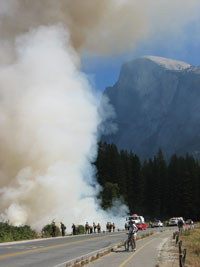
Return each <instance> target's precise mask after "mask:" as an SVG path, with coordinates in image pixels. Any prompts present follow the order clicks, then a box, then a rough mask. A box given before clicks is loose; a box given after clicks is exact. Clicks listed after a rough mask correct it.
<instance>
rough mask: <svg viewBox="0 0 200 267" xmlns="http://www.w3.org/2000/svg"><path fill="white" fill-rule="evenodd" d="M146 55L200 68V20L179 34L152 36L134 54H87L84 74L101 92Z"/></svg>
mask: <svg viewBox="0 0 200 267" xmlns="http://www.w3.org/2000/svg"><path fill="white" fill-rule="evenodd" d="M144 55H154V56H160V57H167V58H172V59H176V60H181V61H185V62H187V63H189V64H190V65H194V66H198V65H200V17H199V20H198V19H196V20H195V21H192V22H190V23H189V24H186V25H185V26H184V28H183V29H182V30H181V31H180V32H179V33H177V34H176V33H171V34H169V32H168V33H163V34H160V33H159V34H158V35H156V34H154V36H149V38H148V39H146V40H143V41H141V42H140V43H138V44H137V45H136V48H135V50H134V51H132V52H129V53H126V52H124V53H123V54H118V55H115V56H100V55H98V56H97V55H88V54H87V55H84V56H83V57H82V71H83V72H85V73H86V74H87V75H89V79H90V81H91V83H92V85H93V87H95V88H96V89H97V90H100V91H103V90H104V89H105V87H107V86H113V85H114V83H115V82H116V81H117V79H118V76H119V72H120V68H121V65H122V64H123V63H124V62H126V61H128V60H131V59H134V58H138V57H140V56H144Z"/></svg>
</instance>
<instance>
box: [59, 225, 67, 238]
mask: <svg viewBox="0 0 200 267" xmlns="http://www.w3.org/2000/svg"><path fill="white" fill-rule="evenodd" d="M60 228H61V232H62V236H65V229H66V226H65V225H64V223H63V222H60Z"/></svg>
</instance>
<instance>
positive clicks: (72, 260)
mask: <svg viewBox="0 0 200 267" xmlns="http://www.w3.org/2000/svg"><path fill="white" fill-rule="evenodd" d="M117 245H118V244H116V245H114V246H109V247H105V248H102V249H98V250H95V251H92V252H90V253H88V254H85V255H81V256H79V257H76V258H74V259H71V260H68V261H65V262H63V263H60V264H58V265H55V266H52V267H58V266H62V265H63V264H66V263H68V262H75V261H76V260H77V259H81V258H85V257H87V256H88V255H90V254H95V253H97V252H100V251H102V250H103V251H104V250H107V249H111V248H113V247H115V246H117Z"/></svg>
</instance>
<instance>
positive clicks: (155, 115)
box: [103, 56, 200, 159]
mask: <svg viewBox="0 0 200 267" xmlns="http://www.w3.org/2000/svg"><path fill="white" fill-rule="evenodd" d="M104 94H105V95H107V96H108V97H109V99H110V103H111V104H112V105H113V107H114V109H115V112H116V118H115V123H117V126H118V131H117V132H116V133H115V134H112V135H109V136H104V137H103V140H104V141H107V142H108V143H115V144H116V145H117V147H118V148H119V149H127V150H128V151H133V152H134V153H135V154H137V155H138V156H140V157H141V158H142V159H145V158H149V157H152V156H154V155H155V154H156V153H157V151H158V149H159V148H161V149H162V150H163V152H164V154H165V156H166V157H170V156H171V155H172V154H173V153H176V154H177V155H185V154H186V153H187V152H188V153H190V154H192V155H194V156H195V157H197V158H200V67H192V66H190V65H189V64H187V63H185V62H181V61H175V60H172V59H167V58H160V57H154V56H144V57H141V58H138V59H135V60H133V61H130V62H127V63H125V64H123V66H122V68H121V72H120V75H119V79H118V81H117V82H116V84H115V85H114V86H113V87H107V88H106V89H105V92H104Z"/></svg>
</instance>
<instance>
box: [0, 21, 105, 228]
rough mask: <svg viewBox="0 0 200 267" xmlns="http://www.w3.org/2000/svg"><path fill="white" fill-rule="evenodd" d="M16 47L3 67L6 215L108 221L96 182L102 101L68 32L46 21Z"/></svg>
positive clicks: (19, 220) (0, 192) (18, 220)
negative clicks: (81, 69) (82, 70)
mask: <svg viewBox="0 0 200 267" xmlns="http://www.w3.org/2000/svg"><path fill="white" fill-rule="evenodd" d="M16 52H17V53H16V62H15V64H11V65H9V66H7V67H6V68H5V67H4V68H3V69H2V70H1V72H0V88H1V91H0V102H1V103H0V114H1V116H0V127H1V132H0V140H1V142H0V151H1V155H0V162H1V173H0V175H1V176H0V183H1V189H0V196H1V212H3V214H2V218H4V219H7V220H9V221H10V222H11V223H12V224H17V225H18V224H25V223H28V224H31V225H33V226H34V227H36V228H38V227H41V226H42V225H44V224H45V223H48V222H51V220H52V219H54V218H55V219H57V220H63V221H64V222H65V223H67V224H68V225H70V223H72V222H75V223H84V222H85V220H86V219H87V220H88V221H93V220H96V221H97V220H98V221H102V220H103V218H105V214H103V212H102V211H100V210H99V208H98V205H97V203H95V197H96V193H97V192H98V191H97V190H98V188H97V189H96V190H95V189H94V187H92V186H91V184H92V183H94V181H93V177H94V174H95V170H94V169H93V167H92V165H91V161H93V160H94V159H95V156H96V143H97V128H98V125H99V123H100V118H99V116H98V113H97V104H98V103H97V98H95V95H94V94H93V93H92V89H91V88H90V86H89V84H88V82H87V79H86V78H85V77H84V75H83V74H81V73H80V72H79V71H77V68H76V64H77V61H78V59H77V56H76V53H75V51H74V50H73V48H72V47H71V45H70V43H69V37H68V33H67V32H66V30H65V29H64V28H63V27H62V26H59V25H57V26H51V27H47V26H41V27H39V28H38V29H37V30H31V31H30V32H29V33H27V34H25V35H23V36H21V37H19V38H18V39H17V42H16Z"/></svg>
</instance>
